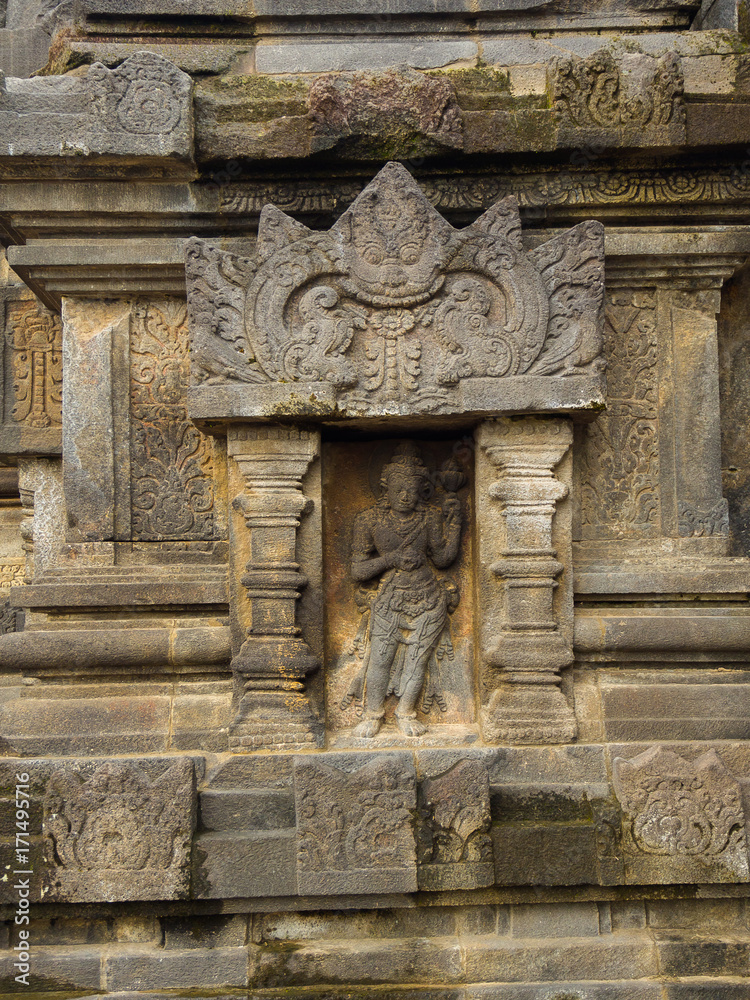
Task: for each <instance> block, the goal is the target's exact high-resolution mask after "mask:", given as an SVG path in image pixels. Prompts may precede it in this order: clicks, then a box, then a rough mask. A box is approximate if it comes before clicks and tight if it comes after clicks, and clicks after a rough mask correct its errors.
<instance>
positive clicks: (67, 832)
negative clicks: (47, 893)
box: [43, 760, 193, 872]
mask: <svg viewBox="0 0 750 1000" xmlns="http://www.w3.org/2000/svg"><path fill="white" fill-rule="evenodd" d="M192 797H193V765H192V762H191V761H186V760H183V761H180V762H178V763H176V764H174V765H172V767H170V768H168V769H167V770H166V771H165V772H164V774H162V775H161V776H160V778H159V779H158V780H157V781H155V782H151V781H149V779H148V778H147V777H146V775H145V774H144V773H143V772H142V771H141V770H140V768H138V767H137V766H136V765H134V764H129V763H128V764H125V763H117V762H107V763H106V764H103V765H101V766H100V767H99V768H97V770H96V771H95V772H94V773H93V775H92V776H91V777H90V778H89V779H88V780H86V781H83V780H82V779H81V778H80V777H79V776H78V775H76V774H74V773H73V772H70V771H68V770H63V771H62V772H56V773H54V774H53V775H52V777H51V778H50V781H49V783H48V786H47V790H46V793H45V797H44V821H43V832H44V842H45V856H46V858H47V860H48V861H49V862H50V863H51V864H54V865H57V866H58V867H62V868H67V869H73V870H79V871H92V872H94V871H101V870H105V871H106V870H121V871H122V870H124V871H133V872H136V871H143V870H145V869H161V870H164V869H167V868H170V867H171V866H174V865H182V864H184V863H185V861H186V859H187V854H188V850H189V846H190V839H191V835H192V824H191V821H190V803H192ZM186 804H187V807H186Z"/></svg>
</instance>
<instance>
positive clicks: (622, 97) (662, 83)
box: [551, 49, 685, 130]
mask: <svg viewBox="0 0 750 1000" xmlns="http://www.w3.org/2000/svg"><path fill="white" fill-rule="evenodd" d="M551 73H552V89H553V101H554V109H555V111H556V112H557V115H558V117H559V119H560V121H561V122H562V123H564V124H572V125H576V126H578V127H579V128H592V129H593V128H610V129H611V128H618V127H621V126H622V127H628V128H633V129H640V130H644V129H647V128H652V127H655V126H665V125H668V124H670V123H676V124H682V123H683V121H684V114H685V112H684V105H683V102H682V94H683V90H684V84H683V78H682V69H681V66H680V61H679V58H678V56H677V55H676V54H675V53H674V52H668V53H666V54H665V55H664V56H662V57H661V58H659V59H655V58H654V57H653V56H649V55H642V54H640V53H638V54H635V53H629V54H625V55H623V56H622V57H620V58H619V59H618V61H615V58H614V56H613V55H612V53H611V52H609V51H608V50H606V49H602V50H601V51H599V52H595V53H594V54H593V55H591V56H588V57H587V58H586V59H578V58H566V59H558V60H556V61H555V62H554V63H553V64H552V67H551Z"/></svg>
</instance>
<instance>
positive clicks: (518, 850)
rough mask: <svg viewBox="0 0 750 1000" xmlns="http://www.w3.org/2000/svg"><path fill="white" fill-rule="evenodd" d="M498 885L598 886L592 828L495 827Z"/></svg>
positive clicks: (556, 825)
mask: <svg viewBox="0 0 750 1000" xmlns="http://www.w3.org/2000/svg"><path fill="white" fill-rule="evenodd" d="M492 840H493V845H494V850H495V881H496V883H497V884H498V885H595V884H596V883H597V881H598V869H597V854H596V837H595V833H594V827H593V825H587V824H582V823H546V824H539V823H524V824H512V823H508V824H505V823H495V824H494V825H493V827H492Z"/></svg>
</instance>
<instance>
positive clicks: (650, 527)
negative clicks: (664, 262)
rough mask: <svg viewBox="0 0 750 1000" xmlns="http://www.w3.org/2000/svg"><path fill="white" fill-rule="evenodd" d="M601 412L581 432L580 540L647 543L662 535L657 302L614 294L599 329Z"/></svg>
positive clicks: (646, 294) (643, 295)
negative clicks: (603, 371) (603, 359)
mask: <svg viewBox="0 0 750 1000" xmlns="http://www.w3.org/2000/svg"><path fill="white" fill-rule="evenodd" d="M604 342H605V354H606V356H607V409H606V411H605V412H604V413H602V414H600V415H599V416H598V417H597V418H596V420H595V421H593V422H592V423H591V424H589V425H588V426H586V427H585V428H584V431H583V434H582V442H581V445H582V446H581V449H580V453H579V456H578V461H579V462H580V470H581V534H582V537H583V538H648V537H652V536H654V535H658V534H659V532H660V491H659V412H658V405H659V381H658V371H657V339H656V297H655V295H654V294H653V292H650V291H648V290H644V291H629V290H627V289H616V290H614V291H612V292H611V293H610V294H609V295H608V297H607V306H606V312H605V325H604Z"/></svg>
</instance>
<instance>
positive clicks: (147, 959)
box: [104, 948, 249, 991]
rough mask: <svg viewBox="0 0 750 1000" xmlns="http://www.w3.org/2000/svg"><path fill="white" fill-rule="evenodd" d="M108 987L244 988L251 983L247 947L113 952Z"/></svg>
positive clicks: (106, 971) (107, 963)
mask: <svg viewBox="0 0 750 1000" xmlns="http://www.w3.org/2000/svg"><path fill="white" fill-rule="evenodd" d="M104 975H105V976H106V983H107V988H108V990H113V991H114V990H145V991H153V990H160V989H173V990H176V989H183V990H185V989H194V988H195V987H196V985H197V984H200V986H203V987H214V988H216V987H234V988H242V987H244V986H247V985H248V983H249V979H248V952H247V949H246V948H195V949H182V948H181V949H175V950H173V951H152V952H143V953H141V954H137V953H136V954H132V953H131V954H122V955H114V954H113V955H110V956H108V957H107V958H106V959H105V961H104Z"/></svg>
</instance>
